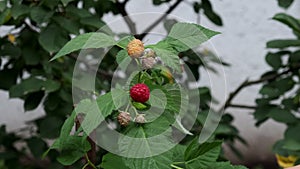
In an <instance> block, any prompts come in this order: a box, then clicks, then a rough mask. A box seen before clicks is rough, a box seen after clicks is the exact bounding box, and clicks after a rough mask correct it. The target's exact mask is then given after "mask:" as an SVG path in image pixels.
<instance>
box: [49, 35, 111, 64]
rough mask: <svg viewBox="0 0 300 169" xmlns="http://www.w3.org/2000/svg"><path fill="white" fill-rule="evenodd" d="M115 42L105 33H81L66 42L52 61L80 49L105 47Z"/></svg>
mask: <svg viewBox="0 0 300 169" xmlns="http://www.w3.org/2000/svg"><path fill="white" fill-rule="evenodd" d="M115 44H116V42H115V40H114V38H113V37H111V36H108V35H106V34H104V33H86V34H81V35H79V36H77V37H75V38H74V39H72V40H71V41H69V42H68V43H67V44H65V46H64V47H63V48H62V49H61V50H60V51H59V52H58V53H57V54H56V55H55V56H54V57H53V58H52V59H51V60H50V61H53V60H55V59H57V58H60V57H62V56H64V55H66V54H69V53H71V52H74V51H76V50H79V49H88V48H104V47H110V46H113V45H115Z"/></svg>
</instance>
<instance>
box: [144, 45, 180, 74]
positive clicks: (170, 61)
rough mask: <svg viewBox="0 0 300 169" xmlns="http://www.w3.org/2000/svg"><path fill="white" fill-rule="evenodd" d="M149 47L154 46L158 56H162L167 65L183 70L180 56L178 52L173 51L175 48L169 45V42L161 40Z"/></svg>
mask: <svg viewBox="0 0 300 169" xmlns="http://www.w3.org/2000/svg"><path fill="white" fill-rule="evenodd" d="M149 48H152V49H153V50H154V51H155V53H156V54H157V56H158V57H160V58H161V60H162V61H163V62H164V64H165V65H167V66H169V67H170V68H172V69H173V70H175V71H176V72H181V66H180V61H179V57H178V55H177V53H176V52H174V51H172V50H173V49H172V48H171V46H169V44H167V43H164V42H159V43H157V44H156V45H153V46H150V47H149Z"/></svg>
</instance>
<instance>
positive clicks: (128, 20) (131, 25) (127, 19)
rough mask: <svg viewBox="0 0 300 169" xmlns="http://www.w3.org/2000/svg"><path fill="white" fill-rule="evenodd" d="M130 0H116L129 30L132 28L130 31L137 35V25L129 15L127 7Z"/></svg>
mask: <svg viewBox="0 0 300 169" xmlns="http://www.w3.org/2000/svg"><path fill="white" fill-rule="evenodd" d="M128 1H129V0H125V1H124V2H122V3H121V2H119V1H116V6H117V8H118V10H119V12H120V14H121V15H122V16H123V18H124V21H125V22H126V24H127V26H128V28H129V30H130V33H132V34H133V35H135V34H136V33H137V31H136V26H135V23H134V22H133V21H132V19H131V18H130V17H129V16H128V13H127V11H126V9H125V6H126V4H127V2H128Z"/></svg>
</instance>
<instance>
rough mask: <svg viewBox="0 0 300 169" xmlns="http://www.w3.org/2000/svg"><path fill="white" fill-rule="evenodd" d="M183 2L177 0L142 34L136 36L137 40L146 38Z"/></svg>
mask: <svg viewBox="0 0 300 169" xmlns="http://www.w3.org/2000/svg"><path fill="white" fill-rule="evenodd" d="M181 2H183V0H177V1H176V2H175V3H174V4H173V5H172V6H170V8H169V9H168V10H167V11H166V12H165V13H164V14H163V15H162V16H161V17H160V18H158V19H157V20H156V21H154V22H153V23H152V24H151V25H150V26H149V27H147V28H146V29H145V30H144V31H143V33H142V34H140V35H138V36H137V37H138V38H139V39H141V40H142V39H143V38H145V36H147V34H148V33H149V32H150V31H151V30H152V29H154V28H155V27H156V26H157V25H158V24H159V23H160V22H161V21H162V20H164V19H165V18H166V17H167V16H168V14H170V13H171V12H172V11H173V10H174V9H176V7H177V6H178V5H179V4H180V3H181Z"/></svg>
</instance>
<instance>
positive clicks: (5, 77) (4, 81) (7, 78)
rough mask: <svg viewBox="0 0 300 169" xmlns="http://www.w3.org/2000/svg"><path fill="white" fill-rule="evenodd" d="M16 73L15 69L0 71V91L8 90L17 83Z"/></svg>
mask: <svg viewBox="0 0 300 169" xmlns="http://www.w3.org/2000/svg"><path fill="white" fill-rule="evenodd" d="M17 77H18V72H17V70H15V69H3V70H1V71H0V79H1V83H0V89H4V90H9V88H11V87H12V86H13V85H14V84H16V82H17Z"/></svg>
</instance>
